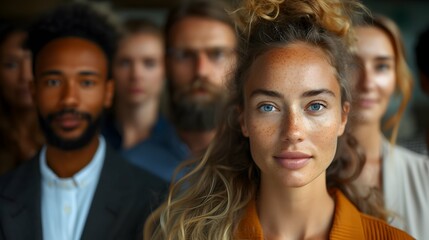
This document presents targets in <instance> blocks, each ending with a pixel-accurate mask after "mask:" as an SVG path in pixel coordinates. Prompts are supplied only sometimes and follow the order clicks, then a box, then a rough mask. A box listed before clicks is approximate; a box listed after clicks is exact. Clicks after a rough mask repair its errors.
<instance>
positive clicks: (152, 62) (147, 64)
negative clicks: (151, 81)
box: [143, 58, 157, 68]
mask: <svg viewBox="0 0 429 240" xmlns="http://www.w3.org/2000/svg"><path fill="white" fill-rule="evenodd" d="M143 64H144V66H145V67H146V68H154V67H156V65H157V61H156V60H155V59H152V58H149V59H145V60H144V62H143Z"/></svg>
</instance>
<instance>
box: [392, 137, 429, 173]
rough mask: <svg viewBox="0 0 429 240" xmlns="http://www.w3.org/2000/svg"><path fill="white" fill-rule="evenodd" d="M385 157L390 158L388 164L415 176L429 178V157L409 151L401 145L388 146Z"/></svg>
mask: <svg viewBox="0 0 429 240" xmlns="http://www.w3.org/2000/svg"><path fill="white" fill-rule="evenodd" d="M384 155H385V156H386V157H387V158H388V159H387V163H389V162H390V164H394V166H397V167H398V168H401V169H402V170H403V171H407V172H409V173H410V174H413V175H416V174H418V175H421V176H422V177H423V176H426V178H429V157H428V156H427V155H423V154H419V153H416V152H413V151H411V150H408V149H406V148H404V147H402V146H399V145H390V144H389V145H388V147H385V150H384Z"/></svg>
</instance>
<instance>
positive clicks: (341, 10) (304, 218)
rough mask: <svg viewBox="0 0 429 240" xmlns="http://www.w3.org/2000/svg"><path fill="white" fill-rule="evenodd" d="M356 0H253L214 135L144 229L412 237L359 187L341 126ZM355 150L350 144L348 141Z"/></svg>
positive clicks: (224, 235) (216, 235)
mask: <svg viewBox="0 0 429 240" xmlns="http://www.w3.org/2000/svg"><path fill="white" fill-rule="evenodd" d="M361 7H362V6H361V5H360V4H358V3H356V2H353V1H339V0H323V1H322V0H319V1H301V0H287V1H279V0H264V1H262V0H248V1H245V2H244V4H243V6H241V7H240V8H239V10H238V12H242V13H244V17H243V19H244V21H245V22H244V25H243V27H245V29H244V33H245V35H244V36H243V39H245V41H244V42H243V45H241V46H242V47H243V49H241V50H240V53H239V62H238V69H237V73H236V76H235V78H234V79H233V80H232V81H231V89H230V90H231V92H230V96H229V97H230V100H229V102H228V104H227V106H226V111H225V114H224V115H223V118H222V121H221V125H220V128H219V129H218V131H217V135H216V138H215V139H214V141H213V142H212V143H211V145H210V146H209V148H208V150H207V152H206V154H205V156H204V157H203V158H202V159H200V160H199V161H198V162H192V163H191V164H194V165H193V169H192V170H191V171H190V172H189V173H188V174H187V175H186V176H184V177H183V178H182V179H180V180H179V181H178V182H177V183H175V184H173V185H172V187H171V189H170V194H169V197H168V199H167V201H166V202H165V203H164V204H163V205H162V206H161V207H160V208H159V209H157V210H156V211H155V212H154V213H153V214H152V216H151V217H149V218H148V220H147V222H146V226H145V236H146V239H169V240H170V239H261V240H262V239H380V238H382V239H410V237H409V236H408V235H407V234H406V233H404V232H402V231H400V230H397V229H395V228H393V227H391V226H389V225H388V224H387V223H385V222H383V221H382V220H380V219H377V218H373V217H370V216H368V215H365V214H362V213H361V212H360V211H363V210H365V211H370V210H371V211H373V213H379V216H382V214H383V209H382V208H375V207H374V205H372V204H370V202H369V201H367V199H364V198H362V197H361V196H360V195H359V192H358V191H356V190H355V188H354V185H353V180H354V179H355V178H356V177H357V176H358V174H359V172H360V170H361V167H362V165H363V163H364V158H362V157H361V156H359V155H358V154H357V153H356V155H352V153H353V150H354V147H355V142H353V141H352V138H349V137H350V136H349V135H348V134H345V128H346V123H347V119H348V113H349V109H350V103H351V98H350V97H351V96H350V95H351V94H350V88H349V86H348V77H349V76H348V72H349V63H350V62H351V61H350V58H349V54H348V53H349V48H348V47H347V44H348V43H350V41H351V39H352V36H351V35H350V33H349V32H350V27H351V21H350V18H349V16H348V13H349V12H354V10H358V9H361ZM346 150H347V151H348V153H347V154H344V153H343V151H346Z"/></svg>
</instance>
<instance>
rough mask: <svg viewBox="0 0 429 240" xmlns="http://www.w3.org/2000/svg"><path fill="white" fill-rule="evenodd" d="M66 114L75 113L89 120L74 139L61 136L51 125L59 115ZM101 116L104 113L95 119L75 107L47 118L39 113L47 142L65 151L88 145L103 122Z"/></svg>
mask: <svg viewBox="0 0 429 240" xmlns="http://www.w3.org/2000/svg"><path fill="white" fill-rule="evenodd" d="M64 114H74V115H75V116H76V117H78V118H80V119H82V120H84V121H87V122H88V125H87V127H86V129H85V130H84V132H83V133H82V134H81V135H80V136H79V137H77V138H74V139H64V138H61V137H60V136H58V135H57V134H56V133H55V131H54V130H53V128H52V127H51V124H52V122H53V121H54V120H55V119H56V118H57V117H61V116H62V115H64ZM101 116H102V114H100V115H98V116H97V117H96V119H95V120H93V118H92V117H91V115H90V114H89V113H85V112H78V111H76V110H75V109H71V108H68V109H63V110H61V111H59V112H56V113H52V114H49V115H48V116H47V117H46V118H44V117H42V116H41V114H40V113H38V117H39V122H40V126H41V129H42V131H43V132H44V133H45V138H46V141H47V143H48V144H49V145H52V146H54V147H56V148H59V149H61V150H65V151H71V150H78V149H81V148H83V147H85V146H87V145H88V144H89V143H90V142H91V140H92V139H93V138H94V136H95V134H96V133H97V132H98V128H99V126H100V122H101Z"/></svg>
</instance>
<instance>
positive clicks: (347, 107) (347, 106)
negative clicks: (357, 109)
mask: <svg viewBox="0 0 429 240" xmlns="http://www.w3.org/2000/svg"><path fill="white" fill-rule="evenodd" d="M342 108H343V109H342V111H341V124H340V128H339V129H338V136H341V135H343V133H344V130H345V129H346V125H347V120H348V118H349V113H350V103H349V102H344V104H343V107H342Z"/></svg>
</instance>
